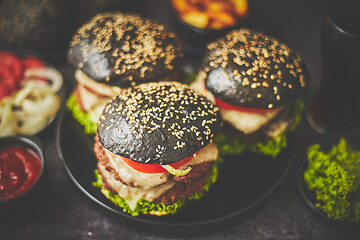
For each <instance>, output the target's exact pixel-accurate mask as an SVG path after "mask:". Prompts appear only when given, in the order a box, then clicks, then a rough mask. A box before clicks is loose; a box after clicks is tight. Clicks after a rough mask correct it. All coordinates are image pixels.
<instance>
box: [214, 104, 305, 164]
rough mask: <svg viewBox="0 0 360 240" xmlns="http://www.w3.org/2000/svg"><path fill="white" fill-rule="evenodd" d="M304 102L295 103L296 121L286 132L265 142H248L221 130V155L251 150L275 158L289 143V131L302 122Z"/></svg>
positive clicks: (218, 135)
mask: <svg viewBox="0 0 360 240" xmlns="http://www.w3.org/2000/svg"><path fill="white" fill-rule="evenodd" d="M304 105H305V104H304V102H303V101H302V100H300V99H299V100H296V101H295V102H294V103H293V109H294V123H293V125H292V126H291V127H290V128H289V129H288V130H287V131H285V132H283V133H281V134H279V135H278V136H276V137H274V138H270V139H268V140H267V141H264V142H257V143H247V142H244V141H242V140H241V139H235V138H231V137H229V136H227V135H226V134H224V133H223V132H220V133H218V134H217V136H216V137H215V142H216V144H217V146H218V148H219V151H220V155H223V156H227V155H239V154H241V153H243V152H244V151H245V150H250V151H251V152H253V153H260V154H263V155H265V156H271V157H273V158H275V157H276V156H277V155H278V154H279V153H280V152H281V150H282V149H284V148H285V147H286V146H287V144H288V140H287V133H288V132H294V131H295V130H296V128H297V126H298V125H299V123H300V122H301V117H302V112H303V110H304Z"/></svg>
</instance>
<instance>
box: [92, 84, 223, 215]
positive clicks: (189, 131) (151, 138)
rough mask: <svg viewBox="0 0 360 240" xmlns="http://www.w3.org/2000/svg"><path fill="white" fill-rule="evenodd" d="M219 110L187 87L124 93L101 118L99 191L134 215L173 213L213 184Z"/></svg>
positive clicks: (148, 87)
mask: <svg viewBox="0 0 360 240" xmlns="http://www.w3.org/2000/svg"><path fill="white" fill-rule="evenodd" d="M219 127H220V114H219V111H218V108H217V107H216V106H215V105H214V104H213V103H212V102H211V101H209V100H208V99H207V98H206V97H204V96H202V95H199V94H197V93H196V92H195V91H194V90H192V89H191V88H190V87H189V86H186V85H183V84H180V83H176V82H159V83H146V84H140V85H138V86H135V87H134V88H129V89H126V90H124V91H123V92H122V94H121V95H119V96H117V97H116V98H115V99H114V100H113V101H111V102H110V103H108V104H107V105H106V107H105V109H104V111H103V113H102V115H101V117H100V121H99V125H98V129H97V135H96V137H95V145H94V151H95V154H96V157H97V159H98V169H97V171H98V172H97V176H98V181H97V183H96V186H97V187H100V188H101V191H102V193H103V194H104V195H105V196H106V197H107V198H108V199H110V200H112V201H113V202H114V203H115V204H116V205H118V206H120V207H121V208H123V210H124V212H127V213H129V214H132V215H138V214H140V213H141V214H152V215H165V214H169V213H174V212H176V211H177V210H178V208H179V207H181V206H182V205H183V204H184V202H185V201H186V200H188V199H194V198H199V197H200V196H201V195H202V194H203V192H204V191H206V190H208V188H209V186H210V184H212V183H213V182H214V181H215V180H216V176H217V162H216V161H215V160H216V159H217V157H218V149H217V147H216V145H215V143H214V141H213V138H214V134H216V132H217V131H218V129H219Z"/></svg>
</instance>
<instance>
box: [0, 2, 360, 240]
mask: <svg viewBox="0 0 360 240" xmlns="http://www.w3.org/2000/svg"><path fill="white" fill-rule="evenodd" d="M164 2H165V1H161V0H156V1H143V2H142V3H141V6H140V5H138V7H139V9H141V12H142V13H143V14H144V15H147V16H150V17H153V18H155V19H156V20H158V21H159V22H161V23H163V24H165V25H169V24H170V23H169V16H168V15H167V12H166V10H164ZM137 4H140V3H137ZM251 11H252V13H253V16H255V17H253V18H251V22H250V23H249V24H250V25H249V26H251V27H252V28H255V29H258V30H261V31H263V32H264V33H267V34H270V35H272V36H274V37H276V38H278V39H279V40H280V41H282V42H285V43H287V44H288V45H289V46H290V47H292V48H294V49H295V50H296V51H298V52H299V53H300V55H301V56H302V57H303V59H304V60H305V61H306V62H307V63H308V65H309V68H310V74H311V80H312V84H311V88H310V95H311V92H312V91H315V89H316V88H317V86H318V84H319V81H320V79H321V76H322V73H321V71H322V66H321V57H320V29H321V25H322V22H323V19H324V17H325V7H324V6H323V5H321V1H316V2H314V1H305V0H293V1H287V0H272V1H267V0H253V1H251ZM169 27H170V28H171V26H170V25H169ZM188 59H190V60H192V61H193V62H194V61H195V63H196V59H197V58H196V57H193V56H188ZM50 61H51V60H50ZM53 64H54V65H55V66H56V67H57V68H58V69H59V70H60V71H61V72H62V73H63V75H64V78H65V80H66V85H67V92H68V93H69V92H70V91H71V89H72V88H73V86H74V78H73V72H74V69H73V68H72V67H70V66H69V65H67V63H66V62H65V61H61V60H60V61H59V60H57V61H54V62H53ZM301 128H302V129H301V131H300V134H299V136H298V145H297V148H296V149H295V151H294V156H295V158H296V159H295V164H294V165H293V167H292V169H291V170H290V173H289V174H288V176H287V177H286V179H285V181H283V183H282V184H281V185H280V187H279V188H278V189H277V190H276V191H275V193H274V194H272V195H271V197H270V198H268V199H267V201H266V203H265V204H264V205H262V206H261V207H260V208H258V209H257V210H256V211H255V212H253V213H252V214H251V215H249V216H248V217H247V218H246V219H243V220H239V221H234V222H232V223H231V224H229V226H226V227H224V228H221V229H218V230H216V231H215V232H214V231H211V229H209V232H208V233H201V234H199V235H194V236H193V237H192V238H193V239H207V240H210V239H253V240H257V239H276V240H281V239H339V240H340V239H341V240H343V239H360V234H359V233H356V232H350V231H347V230H343V229H338V228H334V227H333V226H330V225H327V224H326V223H324V222H323V221H321V220H320V219H318V218H317V217H316V216H314V215H313V214H312V213H311V212H310V211H309V209H308V208H307V207H306V206H305V204H304V202H303V201H302V199H301V197H300V194H299V192H298V188H297V182H296V181H297V179H296V174H297V166H298V161H299V160H301V159H299V158H297V157H296V156H300V155H301V154H302V153H303V151H304V149H305V147H306V146H307V145H308V144H309V143H311V142H316V141H324V142H326V141H331V140H333V139H334V137H329V136H322V135H320V134H318V133H316V132H314V131H313V130H312V129H311V127H310V126H309V125H308V124H307V122H306V121H305V122H304V123H303V125H302V126H301ZM54 132H55V126H54V125H53V126H52V127H50V128H49V129H48V130H47V131H46V132H44V133H42V134H41V135H39V136H37V137H38V138H39V139H40V140H41V141H42V142H43V144H44V150H45V158H46V174H45V176H44V179H43V183H42V184H43V185H44V186H43V187H42V188H41V190H40V194H38V195H37V196H36V198H35V201H34V204H33V205H31V206H28V205H24V206H19V207H17V208H13V209H11V211H8V210H7V209H1V210H0V239H1V240H10V239H14V240H15V239H28V240H30V239H36V240H41V239H104V240H105V239H106V240H110V239H149V240H150V239H182V238H183V237H182V236H181V235H163V234H156V233H153V232H146V231H144V230H143V229H138V228H132V227H131V226H127V225H124V224H123V223H121V222H120V221H118V220H116V219H112V218H109V217H107V216H105V215H103V214H102V213H101V212H100V211H98V209H97V208H95V207H94V206H93V205H92V204H91V203H90V202H89V201H87V199H85V198H84V195H83V194H82V193H81V192H80V191H79V190H78V189H77V188H76V187H75V186H74V184H73V182H72V181H71V180H70V178H69V177H68V175H67V174H66V172H65V170H64V168H63V166H62V163H61V161H60V159H59V157H58V155H57V152H56V146H55V135H54Z"/></svg>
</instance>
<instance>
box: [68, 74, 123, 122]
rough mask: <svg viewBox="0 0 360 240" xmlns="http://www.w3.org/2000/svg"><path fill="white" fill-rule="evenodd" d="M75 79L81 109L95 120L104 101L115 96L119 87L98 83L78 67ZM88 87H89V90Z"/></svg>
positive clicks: (106, 101) (97, 118) (103, 105)
mask: <svg viewBox="0 0 360 240" xmlns="http://www.w3.org/2000/svg"><path fill="white" fill-rule="evenodd" d="M75 79H76V81H77V83H78V84H77V90H78V94H79V95H78V96H79V98H80V102H81V106H82V109H83V110H84V111H85V112H90V117H91V120H92V121H93V122H97V121H98V120H99V117H100V115H101V113H102V109H104V107H105V105H106V103H108V102H109V101H110V100H111V99H112V98H114V97H115V96H117V95H118V94H119V93H120V91H121V89H120V88H118V87H112V86H109V85H107V84H103V83H98V82H96V81H94V80H92V79H91V78H89V77H88V76H87V75H86V74H85V73H83V72H82V71H81V70H79V69H78V70H76V72H75ZM88 89H91V91H89V90H88ZM91 111H92V112H91Z"/></svg>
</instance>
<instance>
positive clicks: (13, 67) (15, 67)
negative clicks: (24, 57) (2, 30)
mask: <svg viewBox="0 0 360 240" xmlns="http://www.w3.org/2000/svg"><path fill="white" fill-rule="evenodd" d="M0 66H1V67H2V68H5V69H8V70H9V71H10V72H11V73H12V74H13V75H14V76H15V78H20V77H22V75H23V73H24V68H23V64H22V61H21V59H20V58H18V57H17V56H16V55H15V54H12V53H10V52H7V51H0Z"/></svg>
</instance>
